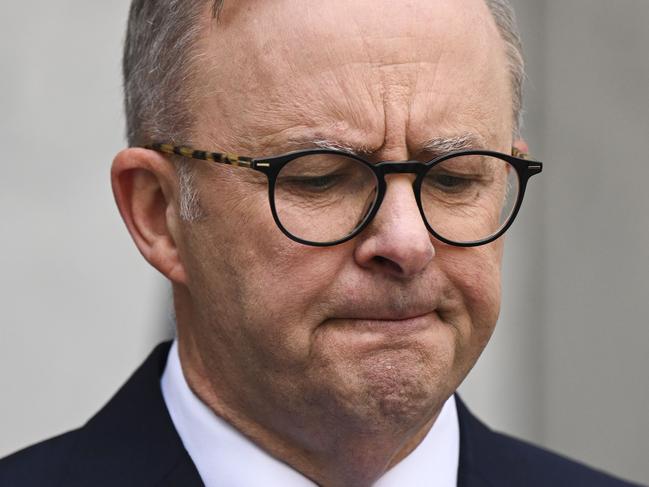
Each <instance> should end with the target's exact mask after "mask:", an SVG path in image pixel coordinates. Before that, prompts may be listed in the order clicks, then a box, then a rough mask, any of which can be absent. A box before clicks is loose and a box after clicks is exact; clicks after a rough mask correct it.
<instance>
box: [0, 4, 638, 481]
mask: <svg viewBox="0 0 649 487" xmlns="http://www.w3.org/2000/svg"><path fill="white" fill-rule="evenodd" d="M124 67H125V88H126V107H127V117H128V129H129V142H130V148H129V149H126V150H124V151H122V152H121V153H120V154H118V155H117V156H116V158H115V160H114V162H113V168H112V182H113V188H114V191H115V197H116V201H117V204H118V206H119V209H120V212H121V214H122V217H123V219H124V221H125V223H126V225H127V227H128V230H129V232H130V233H131V235H132V237H133V239H134V241H135V244H136V245H137V246H138V248H139V250H140V251H141V253H142V255H143V256H144V258H145V259H146V260H147V261H148V262H149V263H150V264H151V265H153V266H154V267H156V268H157V269H158V270H159V271H160V272H161V273H162V274H164V275H165V276H166V277H167V278H168V279H169V280H170V281H171V283H172V286H173V291H174V304H175V311H176V318H177V332H178V333H177V335H178V336H177V340H176V341H174V343H173V345H172V346H171V347H170V346H169V344H165V345H162V346H160V347H158V348H157V349H156V350H155V351H154V352H153V353H152V355H151V356H150V357H149V359H147V361H146V362H145V363H144V365H143V366H142V367H141V368H140V369H139V370H138V371H137V372H136V373H135V375H134V376H133V377H132V378H131V379H130V380H129V381H128V382H127V384H126V385H125V386H124V387H123V388H122V389H121V390H120V392H118V394H117V395H116V396H115V397H114V398H113V399H112V400H111V401H110V402H109V403H108V405H107V406H106V407H105V408H104V409H103V410H102V411H100V412H99V413H98V414H97V415H96V416H95V417H94V418H93V419H91V420H90V422H89V423H88V424H86V425H85V426H84V427H82V428H81V429H79V430H76V431H74V432H71V433H67V434H65V435H62V436H60V437H57V438H55V439H52V440H49V441H48V442H45V443H42V444H40V445H36V446H34V447H32V448H30V449H27V450H26V451H23V452H20V453H18V454H15V455H14V456H12V457H9V458H7V459H5V460H4V461H3V462H2V463H1V464H0V485H3V486H4V485H11V486H21V485H39V486H41V485H61V486H80V485H93V486H101V485H120V486H127V485H133V486H135V485H137V486H141V485H179V486H192V485H208V486H217V485H219V486H220V485H224V486H239V485H241V486H244V485H245V486H251V485H264V486H266V485H282V486H284V485H295V486H308V485H323V486H366V485H383V486H396V485H399V486H400V485H439V486H450V485H461V486H478V485H489V486H501V485H516V486H521V485H523V486H541V485H544V486H545V485H553V486H554V485H570V486H574V485H587V486H599V485H601V486H604V485H606V486H616V485H628V484H625V483H624V482H622V481H618V480H615V479H612V478H610V477H608V476H606V475H604V474H601V473H598V472H595V471H593V470H590V469H588V468H586V467H583V466H580V465H578V464H575V463H572V462H570V461H568V460H565V459H563V458H560V457H558V456H555V455H552V454H550V453H548V452H545V451H542V450H539V449H536V448H534V447H532V446H530V445H527V444H524V443H521V442H518V441H516V440H513V439H511V438H507V437H505V436H502V435H498V434H496V433H493V432H491V431H490V430H488V429H487V428H486V427H485V426H483V425H482V424H481V423H479V422H478V420H477V419H475V418H474V417H473V416H472V415H471V414H470V413H469V412H468V410H467V409H466V407H465V406H464V405H463V404H462V402H461V401H460V400H459V398H457V397H456V396H454V392H455V390H456V389H457V387H458V386H459V384H460V383H461V382H462V380H463V379H464V377H465V376H466V375H467V373H468V372H469V370H470V369H471V367H472V366H473V365H474V364H475V362H476V360H477V358H478V356H479V355H480V353H481V351H482V350H483V348H484V346H485V345H486V343H487V341H488V339H489V337H490V335H491V333H492V331H493V328H494V326H495V323H496V321H497V317H498V312H499V303H500V263H501V257H502V249H503V241H502V238H500V237H501V235H502V234H503V233H504V231H505V230H506V229H507V228H508V226H509V225H510V224H511V223H512V221H513V219H514V217H515V216H516V213H517V211H518V208H519V207H520V204H521V201H522V197H523V193H524V190H525V187H526V183H527V180H528V178H529V177H530V176H532V175H534V174H536V173H538V172H540V170H541V165H540V163H536V162H528V161H525V160H524V159H522V158H520V157H513V156H511V154H512V152H513V154H514V155H520V154H519V152H521V151H524V143H523V142H521V141H517V140H516V137H515V136H516V135H517V133H518V113H519V111H520V83H521V79H522V61H521V57H520V45H519V44H518V41H517V36H516V34H515V29H514V27H513V23H512V17H511V12H510V11H509V9H508V7H507V5H506V4H505V3H503V2H502V1H496V0H491V1H488V2H487V3H485V1H484V0H428V1H426V0H416V1H412V2H388V1H385V0H373V1H369V0H357V1H354V2H348V1H343V0H330V1H318V2H316V1H304V0H277V1H270V0H269V1H265V2H252V1H246V0H241V1H238V2H235V1H225V2H224V3H222V2H216V3H213V2H211V1H207V0H192V1H188V0H185V1H183V2H178V1H173V0H159V1H153V0H135V1H134V3H133V6H132V10H131V19H130V23H129V34H128V39H127V44H126V52H125V63H124ZM189 147H192V148H191V149H190V148H189ZM512 147H514V149H513V151H512ZM296 151H299V152H296ZM385 161H392V162H385Z"/></svg>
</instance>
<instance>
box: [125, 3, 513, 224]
mask: <svg viewBox="0 0 649 487" xmlns="http://www.w3.org/2000/svg"><path fill="white" fill-rule="evenodd" d="M208 2H212V6H211V9H212V15H213V16H214V17H217V16H218V13H219V11H220V9H221V8H222V6H223V2H224V0H133V2H132V4H131V10H130V14H129V20H128V27H127V33H126V41H125V46H124V58H123V74H124V103H125V109H126V134H127V139H128V143H129V145H130V146H138V145H143V144H146V143H149V142H151V141H153V140H164V141H165V142H171V143H190V134H191V129H192V127H193V126H194V117H193V115H192V113H193V110H192V100H193V99H194V90H195V88H194V87H193V86H192V83H191V79H192V77H193V74H194V70H195V69H196V67H197V66H198V64H199V63H198V62H197V60H198V59H199V58H200V56H201V53H200V52H197V49H195V47H196V44H197V42H198V40H199V39H200V37H201V35H202V34H203V27H204V25H205V24H204V22H203V21H202V20H203V19H202V16H203V15H204V13H205V12H206V10H207V8H208V6H209V3H208ZM485 2H486V4H487V6H488V7H489V10H490V11H491V13H492V15H493V17H494V20H495V22H496V25H497V26H498V29H499V31H500V34H501V36H502V38H503V40H504V41H505V45H506V55H507V61H508V64H509V70H510V76H511V85H512V95H513V126H514V136H515V137H518V135H519V130H520V125H521V113H522V105H523V104H522V98H523V81H524V78H525V74H524V73H525V64H524V61H523V51H522V46H521V38H520V34H519V32H518V28H517V25H516V18H515V16H514V10H513V9H512V6H511V5H510V3H509V0H485ZM177 166H178V170H179V178H180V193H181V203H180V214H181V216H182V217H183V218H184V219H186V220H189V221H192V220H196V219H197V218H200V216H201V211H200V207H199V205H198V196H197V193H196V191H195V190H194V188H193V185H192V184H191V183H192V175H191V170H189V169H188V168H187V167H186V166H187V165H186V164H178V165H177Z"/></svg>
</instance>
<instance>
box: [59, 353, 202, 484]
mask: <svg viewBox="0 0 649 487" xmlns="http://www.w3.org/2000/svg"><path fill="white" fill-rule="evenodd" d="M169 348H170V342H167V343H163V344H160V345H158V346H157V347H156V348H155V349H154V350H153V352H152V353H151V355H150V356H149V357H148V358H147V359H146V361H145V362H144V363H143V364H142V365H141V366H140V368H139V369H137V370H136V371H135V373H134V374H133V375H132V376H131V378H130V379H129V380H128V381H127V382H126V384H124V386H122V388H121V389H120V390H119V391H118V392H117V394H115V396H114V397H113V398H112V399H111V400H110V401H109V402H108V404H107V405H106V406H105V407H104V408H103V409H102V410H101V411H99V413H97V414H96V415H95V416H94V417H93V418H92V419H91V420H90V421H88V423H87V424H86V425H85V426H84V427H83V428H82V429H81V430H80V432H79V439H78V441H77V443H76V445H75V450H74V451H73V453H72V455H71V457H70V458H71V459H72V460H71V463H70V467H69V469H68V472H67V476H66V477H65V480H64V482H63V484H62V485H65V486H66V487H77V486H78V487H81V486H88V485H92V486H94V487H103V486H106V487H108V486H111V487H112V486H115V485H119V486H121V487H130V486H133V487H135V486H138V487H142V486H172V485H174V486H176V485H182V486H184V487H185V486H186V487H194V486H196V487H198V486H203V482H202V481H201V479H200V476H199V474H198V472H197V470H196V467H195V466H194V464H193V463H192V461H191V459H190V457H189V455H188V453H187V451H186V450H185V448H184V447H183V445H182V441H181V439H180V437H179V436H178V433H177V432H176V430H175V429H174V426H173V423H172V420H171V417H170V416H169V413H168V411H167V408H166V405H165V403H164V399H163V397H162V392H161V390H160V376H161V375H162V372H163V370H164V367H165V364H166V361H167V355H168V353H169Z"/></svg>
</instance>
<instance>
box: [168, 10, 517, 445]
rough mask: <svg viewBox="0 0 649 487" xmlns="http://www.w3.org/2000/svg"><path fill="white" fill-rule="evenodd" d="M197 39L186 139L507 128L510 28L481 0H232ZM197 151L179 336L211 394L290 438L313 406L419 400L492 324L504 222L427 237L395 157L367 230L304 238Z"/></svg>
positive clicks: (493, 135) (379, 151)
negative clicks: (448, 241) (316, 242)
mask: <svg viewBox="0 0 649 487" xmlns="http://www.w3.org/2000/svg"><path fill="white" fill-rule="evenodd" d="M201 49H202V50H204V52H206V53H207V55H206V56H205V57H204V58H202V59H201V61H200V64H201V65H202V66H203V68H204V70H203V72H202V74H201V76H200V77H199V82H198V86H199V89H200V90H201V97H202V98H201V100H200V103H199V104H198V109H197V114H198V116H199V119H200V123H199V124H198V125H197V128H196V135H195V138H194V140H192V143H193V145H195V146H196V147H198V148H202V149H209V150H221V151H230V152H235V153H238V154H241V155H250V156H255V157H261V156H270V155H276V154H281V153H284V152H287V151H290V150H294V149H300V148H309V147H315V145H314V143H315V142H316V141H323V140H326V141H329V142H331V143H334V144H337V145H338V146H341V147H351V148H358V149H362V150H364V151H366V152H369V153H370V154H371V155H370V156H369V158H370V159H371V160H375V161H382V160H405V159H418V160H423V161H426V160H429V159H431V158H433V157H434V156H436V155H438V154H433V153H430V152H428V151H427V150H425V149H424V147H425V145H426V141H429V140H431V139H438V138H453V137H463V136H465V135H467V134H468V135H471V137H473V138H474V139H476V140H477V141H478V143H479V144H480V145H482V147H481V148H486V149H491V150H497V151H502V152H508V151H509V148H510V147H511V142H512V141H511V132H512V120H511V107H512V105H511V96H512V95H511V91H510V81H509V78H508V71H507V68H506V62H505V56H504V48H503V44H502V41H501V40H500V37H499V35H498V32H497V30H496V27H495V24H494V23H493V21H492V19H491V17H490V14H489V11H488V9H487V7H486V6H485V5H484V4H483V1H482V0H437V1H428V0H426V1H424V0H421V1H411V2H391V1H383V0H381V1H377V0H356V1H354V2H349V1H343V0H331V1H326V2H322V1H304V0H278V1H273V2H252V1H251V2H226V6H225V9H224V10H223V12H222V14H221V17H220V20H219V24H218V25H217V26H215V27H214V28H213V29H211V31H210V33H209V35H208V36H207V37H206V39H205V41H204V44H203V45H202V46H201ZM196 170H197V174H198V177H197V181H198V183H197V185H198V191H199V194H200V198H201V206H202V208H203V210H204V212H205V214H206V218H204V219H202V220H200V221H198V222H193V223H184V224H183V237H182V239H181V242H180V253H181V259H182V261H183V264H184V266H185V270H186V274H187V296H188V301H189V304H187V305H186V306H188V308H187V309H189V310H190V311H189V312H188V313H187V315H191V324H190V325H189V326H185V325H184V324H183V323H179V326H180V337H181V341H182V339H183V335H184V336H189V335H191V340H189V341H191V342H192V343H193V344H194V347H195V350H194V351H193V352H187V353H188V354H191V353H194V354H195V355H196V357H200V358H199V359H196V360H199V361H200V362H201V363H202V364H203V365H202V366H203V367H204V371H205V373H206V374H207V376H208V379H209V380H210V382H211V384H212V386H213V387H214V389H215V390H217V396H219V397H220V399H221V400H222V401H224V402H226V403H229V405H228V407H229V408H230V409H237V410H238V411H240V412H243V413H242V414H244V415H247V416H248V419H251V420H252V421H255V422H258V423H259V424H263V425H265V427H266V428H269V429H272V430H275V431H282V432H284V434H286V435H289V436H291V437H292V438H293V439H295V438H298V439H299V436H300V427H305V428H307V427H308V426H305V425H310V424H320V425H322V427H323V428H326V427H328V425H332V424H337V425H341V424H344V425H345V426H346V427H349V428H357V429H358V430H365V431H369V430H371V429H372V428H384V427H385V426H386V425H392V426H391V427H412V426H413V425H416V424H419V423H423V422H425V421H427V420H429V419H430V416H431V414H432V412H433V411H435V410H437V408H439V407H440V406H441V404H442V403H443V401H445V400H446V398H448V396H449V395H450V394H452V392H453V391H454V390H455V389H456V388H457V386H458V385H459V384H460V382H461V381H462V380H463V378H464V377H465V375H466V374H467V372H468V371H469V370H470V368H471V367H472V366H473V364H474V363H475V361H476V360H477V358H478V356H479V354H480V353H481V351H482V349H483V347H484V346H485V344H486V342H487V340H488V338H489V336H490V335H491V333H492V330H493V327H494V325H495V323H496V320H497V316H498V311H499V302H500V274H499V269H500V260H501V253H502V242H501V241H497V242H495V243H492V244H489V245H486V246H483V247H478V248H458V247H452V246H448V245H445V244H442V243H441V242H439V241H437V240H435V239H433V238H432V237H431V236H430V234H429V233H428V232H427V230H426V228H425V226H424V223H423V221H422V219H421V216H420V214H419V211H418V209H417V206H416V202H415V196H414V194H413V190H412V178H413V176H411V175H405V174H397V175H390V176H388V177H387V178H386V180H387V183H388V190H387V194H386V196H385V199H384V201H383V204H382V206H381V208H380V210H379V212H378V214H377V216H376V218H375V219H374V221H373V222H372V223H371V224H370V226H369V227H368V228H366V229H365V230H364V232H362V233H361V234H360V235H359V236H357V237H356V238H354V239H353V240H351V241H349V242H347V243H345V244H342V245H338V246H334V247H327V248H315V247H308V246H304V245H301V244H298V243H295V242H293V241H291V240H289V239H288V238H287V237H286V236H285V235H283V234H282V233H281V231H280V230H279V229H278V228H277V227H276V225H275V223H274V222H273V218H272V216H271V212H270V208H269V204H268V189H267V184H266V179H265V177H264V176H263V175H261V174H258V173H255V172H254V171H250V170H247V169H241V168H230V167H218V168H216V167H213V166H210V165H208V164H204V165H201V164H200V163H198V164H197V165H196ZM300 425H301V426H300ZM311 433H312V431H311ZM305 434H306V433H305Z"/></svg>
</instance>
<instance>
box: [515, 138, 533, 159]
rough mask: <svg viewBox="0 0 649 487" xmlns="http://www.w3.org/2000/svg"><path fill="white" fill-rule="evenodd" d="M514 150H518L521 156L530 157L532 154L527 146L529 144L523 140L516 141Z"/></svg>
mask: <svg viewBox="0 0 649 487" xmlns="http://www.w3.org/2000/svg"><path fill="white" fill-rule="evenodd" d="M513 146H514V149H516V150H517V151H518V152H520V153H521V154H525V155H528V154H529V153H530V148H529V146H528V145H527V142H526V141H525V140H523V139H517V140H515V141H514V144H513Z"/></svg>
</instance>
